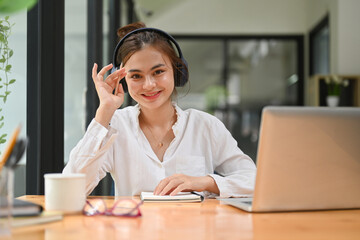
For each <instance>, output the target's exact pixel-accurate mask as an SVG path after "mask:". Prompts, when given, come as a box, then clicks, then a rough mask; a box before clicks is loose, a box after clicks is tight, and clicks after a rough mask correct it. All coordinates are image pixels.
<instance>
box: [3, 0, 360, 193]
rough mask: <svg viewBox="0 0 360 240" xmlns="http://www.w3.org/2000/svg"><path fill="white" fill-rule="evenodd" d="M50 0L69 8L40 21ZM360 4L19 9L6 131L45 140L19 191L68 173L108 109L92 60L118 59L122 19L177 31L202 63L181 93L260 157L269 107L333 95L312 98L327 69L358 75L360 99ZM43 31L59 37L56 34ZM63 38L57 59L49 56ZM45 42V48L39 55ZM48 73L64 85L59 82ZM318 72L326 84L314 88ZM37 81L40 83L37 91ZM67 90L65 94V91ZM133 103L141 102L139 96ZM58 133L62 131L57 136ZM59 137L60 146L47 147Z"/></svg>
mask: <svg viewBox="0 0 360 240" xmlns="http://www.w3.org/2000/svg"><path fill="white" fill-rule="evenodd" d="M46 2H47V3H46ZM51 4H63V5H62V7H60V8H59V7H57V8H54V6H52V5H51ZM41 8H42V9H47V8H48V9H52V10H51V11H53V12H51V11H50V14H53V13H56V14H59V15H60V17H59V16H56V17H55V18H54V17H53V16H47V15H45V14H44V15H43V18H44V19H43V20H36V21H35V22H34V16H42V15H41V14H42V12H41V11H42V10H41ZM358 9H360V1H357V0H316V1H313V0H224V1H216V0H182V1H178V0H176V1H175V0H151V1H149V0H117V1H115V0H88V1H86V0H77V1H72V0H61V1H56V0H49V1H38V4H37V5H35V7H34V8H33V9H31V10H30V11H29V12H27V11H26V10H23V11H19V12H17V13H12V14H10V19H9V20H10V21H11V22H13V23H14V24H15V25H14V26H13V28H12V35H11V37H10V40H9V42H10V45H11V47H12V48H13V49H14V55H13V58H12V59H11V63H12V72H11V75H12V78H16V80H17V81H16V84H15V85H14V86H13V87H12V93H11V95H10V96H9V99H8V101H7V103H6V105H5V106H4V107H3V114H4V115H5V116H6V118H5V125H4V127H3V128H2V131H4V132H7V133H8V134H9V133H11V132H12V130H13V129H14V128H15V127H16V125H17V124H18V123H22V126H23V127H22V134H23V135H24V136H25V135H28V136H29V135H30V140H31V139H35V140H33V141H30V146H32V147H33V148H34V149H35V150H33V152H29V151H28V154H27V157H26V158H25V159H23V161H22V164H21V166H20V167H19V168H18V169H17V172H16V189H15V195H16V196H20V195H24V194H40V193H41V191H42V184H43V182H42V181H43V180H42V175H43V173H45V172H60V171H61V170H60V169H62V167H63V165H64V164H66V163H67V161H68V158H69V153H70V151H71V149H72V148H73V147H74V146H75V145H76V143H77V142H78V141H79V140H80V139H81V137H82V136H83V134H84V132H85V129H86V127H87V125H88V123H89V121H90V120H91V119H92V118H93V116H94V113H95V109H96V107H97V97H96V93H94V89H93V87H92V86H93V85H92V80H91V77H90V75H89V74H90V67H91V66H92V64H93V62H97V63H99V65H100V66H103V65H106V64H108V63H110V62H111V59H112V51H113V49H114V47H115V45H116V43H117V38H116V29H117V28H118V27H120V26H123V25H126V24H128V23H131V22H134V21H143V22H144V23H145V24H146V25H147V26H148V27H155V28H160V29H162V30H165V31H167V32H168V33H170V34H172V35H173V36H174V37H175V39H176V40H177V41H178V42H179V44H180V46H181V49H182V52H183V54H184V56H185V58H186V60H187V62H188V64H189V72H190V83H189V84H188V85H186V86H185V87H184V88H183V89H178V92H179V94H178V98H177V100H176V101H177V102H178V104H179V105H180V106H181V107H182V108H184V109H187V108H196V109H200V110H203V111H206V112H209V113H211V114H213V115H215V116H216V117H218V118H219V119H220V120H221V121H223V122H224V124H225V125H226V126H227V128H228V129H229V130H230V132H231V133H232V135H233V136H234V138H235V139H236V140H237V141H238V145H239V147H240V148H241V149H242V150H243V151H244V152H245V153H247V154H248V155H249V156H250V157H251V158H252V159H253V160H254V161H256V153H257V142H258V137H259V126H260V121H261V111H262V108H263V107H264V106H266V105H298V106H304V105H314V106H315V105H322V104H321V101H317V102H316V101H315V102H314V101H312V99H314V96H315V98H316V99H317V98H319V99H320V98H322V95H321V94H322V93H321V92H320V90H321V88H322V87H321V86H322V84H323V83H322V82H321V76H327V75H329V74H337V75H341V76H346V77H347V78H349V79H350V83H351V86H350V88H349V89H347V90H346V91H344V93H343V95H344V96H343V98H344V100H342V105H344V106H359V105H358V104H359V100H358V99H359V94H360V93H359V84H358V82H359V77H358V76H359V75H360V70H359V67H358V63H359V62H360V48H359V42H360V30H359V28H358V27H356V22H360V15H359V14H358ZM50 14H49V15H50ZM53 15H54V14H53ZM2 16H6V14H2ZM47 17H49V18H51V19H52V21H53V25H51V26H50V28H46V29H49V30H48V31H45V30H44V29H45V27H43V26H42V25H41V24H42V23H43V22H46V18H47ZM40 19H41V18H40ZM42 21H43V22H42ZM39 29H40V30H39ZM42 29H43V30H42ZM42 31H44V32H49V34H53V35H55V37H54V38H46V34H45V35H41V32H42ZM59 33H62V34H60V35H56V34H59ZM53 35H51V36H53ZM59 36H60V37H59ZM39 37H40V39H39ZM41 37H43V38H41ZM47 39H48V40H47ZM59 39H60V40H61V39H63V40H62V41H60V42H59V43H58V44H59V45H55V47H54V46H53V45H51V46H49V48H47V46H46V44H48V43H49V44H50V43H51V44H52V43H54V44H56V43H57V41H59ZM34 44H35V45H36V47H35V45H34ZM58 46H60V47H58ZM33 48H34V49H35V50H34V49H33ZM54 48H56V51H57V52H55V53H54V54H53V59H57V61H59V62H58V63H57V64H56V66H50V65H51V64H50V63H49V61H48V62H46V61H45V62H44V61H41V60H39V59H41V57H40V56H42V58H43V59H44V58H46V57H47V56H49V54H50V55H51V53H50V51H52V49H54ZM36 49H40V50H42V52H43V54H44V55H41V54H40V56H39V55H37V52H39V50H36ZM49 49H50V50H49ZM59 49H60V51H59ZM34 51H35V53H34ZM54 51H55V50H54ZM33 61H34V62H33ZM34 69H35V70H36V71H40V72H41V71H42V69H44V70H43V71H44V76H42V75H41V74H40V75H36V72H35V74H33V72H31V71H34ZM39 69H40V70H39ZM46 69H50V70H51V69H53V71H52V72H50V70H46ZM54 69H55V70H56V71H55V70H54ZM46 71H49V72H50V73H48V75H46ZM57 71H59V72H57ZM38 79H40V80H39V81H38ZM314 79H315V80H314ZM48 82H56V83H58V82H60V83H61V84H62V85H59V86H60V87H58V88H57V87H56V86H57V85H54V86H48V85H46V84H47V83H48ZM314 82H315V83H317V84H318V85H319V86H318V85H316V87H312V86H315V85H314ZM34 87H36V88H35V89H37V90H36V91H40V92H36V91H35V90H31V91H30V89H34ZM48 88H49V89H50V88H51V90H49V91H47V89H48ZM42 89H43V90H42ZM319 89H320V90H319ZM41 91H46V92H48V93H49V96H47V95H46V94H45V92H41ZM314 91H315V92H314ZM58 92H60V93H61V94H60V95H61V96H60V97H59V98H55V99H53V98H52V96H53V95H56V94H58ZM34 99H35V100H34ZM36 99H37V100H36ZM44 102H49V103H52V105H51V106H50V107H49V108H50V109H52V110H51V111H55V112H54V113H53V112H51V113H49V112H46V111H45V110H44V109H47V106H46V105H42V104H44ZM126 104H127V105H133V104H134V102H133V101H132V100H131V99H130V98H129V97H128V98H127V100H126ZM36 106H37V107H36ZM42 109H43V110H42ZM53 109H55V110H53ZM42 111H43V114H47V115H49V114H50V115H53V118H51V119H50V120H49V122H51V124H50V123H46V122H48V121H47V120H46V118H42V117H41V116H42V115H41V113H42ZM44 111H45V112H44ZM57 114H58V115H57ZM29 121H31V122H35V123H36V124H35V125H33V124H29ZM47 124H50V125H47ZM33 126H34V127H33ZM30 128H31V129H30ZM56 129H58V131H59V132H60V134H58V133H57V132H56ZM48 131H50V132H49V135H56V136H57V139H56V140H54V137H49V139H50V140H47V135H46V134H47V133H48ZM194 134H196V133H194ZM42 139H43V140H42ZM59 139H60V140H59ZM49 141H53V142H54V143H53V144H54V145H56V147H51V146H50V145H47V144H48V143H49ZM61 141H62V142H61ZM59 142H61V143H59ZM45 143H46V144H45ZM49 144H50V143H49ZM3 147H4V146H2V148H3ZM46 151H51V152H52V155H46ZM42 152H44V154H42ZM56 159H60V160H56ZM56 161H57V164H53V163H52V162H56ZM29 163H30V164H31V166H27V165H29ZM53 166H54V167H53ZM39 173H41V174H39ZM111 184H112V183H111V180H110V179H109V177H107V178H106V179H105V180H104V181H103V183H101V184H100V186H99V188H98V189H97V190H96V191H95V193H97V194H104V195H108V194H111ZM32 186H37V187H32Z"/></svg>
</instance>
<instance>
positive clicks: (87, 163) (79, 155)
mask: <svg viewBox="0 0 360 240" xmlns="http://www.w3.org/2000/svg"><path fill="white" fill-rule="evenodd" d="M116 136H117V134H116V130H115V129H113V128H111V127H109V128H108V129H107V128H105V127H104V126H102V125H101V124H99V123H98V122H96V121H95V119H93V120H92V121H91V123H90V124H89V126H88V129H87V131H86V133H85V135H84V137H83V138H82V139H81V140H80V141H79V142H78V144H77V145H76V146H75V148H74V149H73V150H72V151H71V153H70V158H69V162H68V163H67V165H66V166H65V168H64V170H63V173H85V174H86V192H87V194H90V193H91V192H92V190H93V189H94V188H95V187H96V186H97V184H98V183H99V181H100V180H101V179H102V178H104V177H105V176H106V173H107V172H110V171H111V169H112V166H113V163H112V159H113V158H112V157H111V154H112V152H113V151H112V150H111V149H112V148H113V146H112V145H113V142H114V140H115V138H116Z"/></svg>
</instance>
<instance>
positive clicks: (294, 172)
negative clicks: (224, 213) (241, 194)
mask: <svg viewBox="0 0 360 240" xmlns="http://www.w3.org/2000/svg"><path fill="white" fill-rule="evenodd" d="M221 201H223V202H225V203H227V204H230V205H233V206H235V207H238V208H241V209H243V210H245V211H249V212H276V211H302V210H326V209H349V208H360V108H355V107H353V108H350V107H346V108H345V107H344V108H328V107H266V108H264V109H263V111H262V121H261V127H260V139H259V145H258V159H257V176H256V183H255V190H254V195H253V198H252V199H242V198H229V199H221Z"/></svg>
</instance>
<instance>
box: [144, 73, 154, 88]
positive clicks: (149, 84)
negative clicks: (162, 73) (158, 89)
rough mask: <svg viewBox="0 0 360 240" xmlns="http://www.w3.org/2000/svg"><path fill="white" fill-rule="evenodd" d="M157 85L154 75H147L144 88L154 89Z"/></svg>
mask: <svg viewBox="0 0 360 240" xmlns="http://www.w3.org/2000/svg"><path fill="white" fill-rule="evenodd" d="M155 86H156V80H155V79H154V77H152V76H147V77H146V78H145V82H144V86H143V88H144V89H152V88H154V87H155Z"/></svg>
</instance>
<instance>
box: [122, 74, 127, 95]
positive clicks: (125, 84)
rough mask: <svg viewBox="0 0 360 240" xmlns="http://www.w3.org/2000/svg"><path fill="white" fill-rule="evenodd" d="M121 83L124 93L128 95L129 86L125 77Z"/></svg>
mask: <svg viewBox="0 0 360 240" xmlns="http://www.w3.org/2000/svg"><path fill="white" fill-rule="evenodd" d="M120 83H121V85H122V87H123V90H124V93H127V92H128V86H127V83H126V81H125V77H124V78H122V79H121V80H120Z"/></svg>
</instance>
